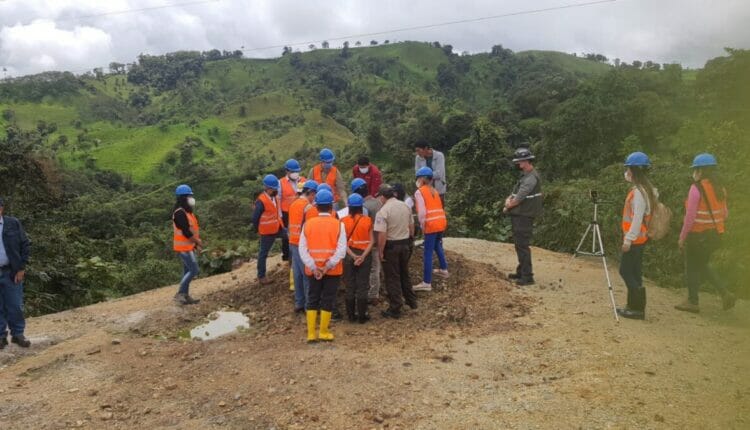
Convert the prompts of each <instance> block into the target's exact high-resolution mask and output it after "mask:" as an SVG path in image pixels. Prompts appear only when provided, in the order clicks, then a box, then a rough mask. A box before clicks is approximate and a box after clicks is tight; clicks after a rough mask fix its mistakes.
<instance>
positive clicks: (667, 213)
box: [644, 194, 672, 240]
mask: <svg viewBox="0 0 750 430" xmlns="http://www.w3.org/2000/svg"><path fill="white" fill-rule="evenodd" d="M644 195H645V194H644ZM654 197H656V204H655V205H654V206H655V207H653V208H651V220H650V221H649V223H648V238H649V239H652V240H659V239H662V238H663V237H664V236H666V235H667V233H669V225H670V223H671V222H672V210H671V209H669V208H668V207H667V206H666V205H664V203H662V202H660V201H659V197H658V195H657V196H654Z"/></svg>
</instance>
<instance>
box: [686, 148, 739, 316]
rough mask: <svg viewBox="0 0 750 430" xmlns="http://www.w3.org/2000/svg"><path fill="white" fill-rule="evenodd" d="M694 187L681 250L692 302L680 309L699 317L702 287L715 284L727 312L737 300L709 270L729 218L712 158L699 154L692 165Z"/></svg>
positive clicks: (725, 198) (690, 195) (689, 196)
mask: <svg viewBox="0 0 750 430" xmlns="http://www.w3.org/2000/svg"><path fill="white" fill-rule="evenodd" d="M691 167H692V169H693V184H692V185H691V186H690V191H689V192H688V197H687V200H686V201H685V218H684V221H683V223H682V230H681V231H680V238H679V241H678V246H679V248H680V250H681V251H683V252H684V253H685V284H686V285H687V289H688V299H687V301H685V302H684V303H682V304H679V305H677V306H675V308H676V309H678V310H681V311H685V312H692V313H698V312H700V307H699V305H698V291H699V290H700V286H701V283H702V282H703V281H707V282H709V283H711V284H713V286H714V288H716V289H717V290H718V292H719V294H720V295H721V297H722V306H723V308H724V310H729V309H731V308H733V307H734V303H735V297H734V294H732V293H731V292H730V291H729V289H728V288H727V286H726V284H725V283H724V280H722V279H721V278H720V277H719V276H718V275H717V274H716V273H715V272H714V271H713V270H712V269H711V267H710V266H709V262H710V261H711V256H712V255H713V253H714V252H716V251H717V250H718V249H719V248H720V247H721V237H722V236H723V235H724V233H725V231H726V227H725V223H726V220H727V217H728V216H729V209H728V206H727V191H726V189H725V188H724V187H723V186H722V184H721V182H720V180H719V176H718V173H717V169H718V163H717V161H716V157H714V156H713V155H711V154H705V153H704V154H699V155H697V156H696V157H695V159H694V160H693V164H692V166H691Z"/></svg>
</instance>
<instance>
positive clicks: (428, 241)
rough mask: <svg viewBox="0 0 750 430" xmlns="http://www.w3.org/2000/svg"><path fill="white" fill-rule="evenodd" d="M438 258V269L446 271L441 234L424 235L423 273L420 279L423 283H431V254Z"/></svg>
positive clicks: (446, 263)
mask: <svg viewBox="0 0 750 430" xmlns="http://www.w3.org/2000/svg"><path fill="white" fill-rule="evenodd" d="M433 252H434V253H436V254H437V256H438V262H439V263H440V268H441V269H443V270H448V262H447V261H445V251H443V232H442V231H441V232H439V233H429V234H425V235H424V263H423V266H424V273H423V275H424V276H423V277H422V279H423V280H424V282H425V283H427V284H431V283H432V253H433Z"/></svg>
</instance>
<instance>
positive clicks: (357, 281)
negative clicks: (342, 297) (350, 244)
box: [344, 249, 372, 301]
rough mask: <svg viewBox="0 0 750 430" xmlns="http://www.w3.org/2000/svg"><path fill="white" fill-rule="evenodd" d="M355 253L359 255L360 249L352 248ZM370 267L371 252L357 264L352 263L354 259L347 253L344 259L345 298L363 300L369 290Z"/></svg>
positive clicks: (365, 298)
mask: <svg viewBox="0 0 750 430" xmlns="http://www.w3.org/2000/svg"><path fill="white" fill-rule="evenodd" d="M353 251H354V253H355V254H357V255H361V254H362V251H359V250H357V249H354V250H353ZM371 267H372V253H370V254H368V255H367V257H365V260H364V261H363V262H362V264H360V265H359V266H355V265H354V259H353V258H352V257H350V256H349V255H347V256H346V259H345V260H344V284H346V299H347V300H354V299H357V300H365V301H367V294H368V292H369V290H370V268H371Z"/></svg>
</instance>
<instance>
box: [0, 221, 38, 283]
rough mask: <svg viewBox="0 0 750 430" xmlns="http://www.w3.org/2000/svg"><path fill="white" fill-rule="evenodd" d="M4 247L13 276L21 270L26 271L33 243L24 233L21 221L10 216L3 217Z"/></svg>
mask: <svg viewBox="0 0 750 430" xmlns="http://www.w3.org/2000/svg"><path fill="white" fill-rule="evenodd" d="M3 245H4V246H5V253H6V254H7V255H8V260H9V262H10V264H9V265H10V272H11V276H16V273H17V272H18V271H20V270H26V264H27V263H28V262H29V253H30V252H31V241H30V240H29V238H28V237H27V236H26V232H25V231H23V226H22V225H21V221H19V220H18V219H17V218H13V217H10V216H3Z"/></svg>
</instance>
